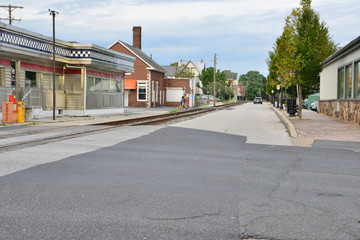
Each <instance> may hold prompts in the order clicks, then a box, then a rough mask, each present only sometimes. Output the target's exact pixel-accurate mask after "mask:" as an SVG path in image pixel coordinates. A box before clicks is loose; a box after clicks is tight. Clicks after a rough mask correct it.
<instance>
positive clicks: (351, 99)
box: [319, 37, 360, 124]
mask: <svg viewBox="0 0 360 240" xmlns="http://www.w3.org/2000/svg"><path fill="white" fill-rule="evenodd" d="M323 66H324V68H323V71H322V72H321V73H320V102H319V111H320V112H321V113H324V114H327V115H330V116H332V117H336V118H339V119H341V120H344V121H346V122H351V123H357V124H360V37H358V38H356V39H355V40H353V41H352V42H350V43H349V44H348V45H346V46H345V47H343V48H341V49H340V50H338V51H337V52H335V53H334V54H333V55H331V56H330V57H328V58H327V59H326V60H325V61H324V63H323Z"/></svg>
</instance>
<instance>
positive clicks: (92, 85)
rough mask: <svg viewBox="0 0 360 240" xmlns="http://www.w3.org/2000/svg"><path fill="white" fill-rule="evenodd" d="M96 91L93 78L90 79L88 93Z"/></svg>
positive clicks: (88, 80) (87, 85)
mask: <svg viewBox="0 0 360 240" xmlns="http://www.w3.org/2000/svg"><path fill="white" fill-rule="evenodd" d="M94 89H95V82H94V78H93V77H88V78H87V82H86V90H87V91H91V92H92V91H94Z"/></svg>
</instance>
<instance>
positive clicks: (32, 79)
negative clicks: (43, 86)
mask: <svg viewBox="0 0 360 240" xmlns="http://www.w3.org/2000/svg"><path fill="white" fill-rule="evenodd" d="M25 87H30V88H36V87H37V84H36V72H30V71H25Z"/></svg>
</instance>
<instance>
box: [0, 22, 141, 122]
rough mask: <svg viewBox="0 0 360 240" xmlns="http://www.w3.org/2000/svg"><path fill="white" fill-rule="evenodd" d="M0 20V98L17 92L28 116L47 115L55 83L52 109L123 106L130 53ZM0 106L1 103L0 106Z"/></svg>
mask: <svg viewBox="0 0 360 240" xmlns="http://www.w3.org/2000/svg"><path fill="white" fill-rule="evenodd" d="M52 41H53V39H52V37H47V36H44V35H41V34H38V33H34V32H31V31H28V30H25V29H21V28H18V27H14V26H11V25H7V24H4V23H0V52H1V55H0V101H1V102H6V101H7V98H8V95H11V94H13V95H16V98H17V100H18V101H24V102H25V106H26V112H27V118H28V119H29V118H40V117H44V116H51V115H52V113H53V110H54V109H53V89H54V87H55V96H56V107H55V108H56V109H55V110H56V115H88V114H96V113H114V112H123V111H124V109H123V100H124V98H123V91H122V89H123V86H124V74H125V72H132V71H134V60H135V58H133V57H131V56H129V55H125V54H122V53H117V52H114V51H111V50H109V49H106V48H103V47H99V46H96V45H93V44H82V43H77V42H65V41H60V40H56V42H55V45H56V52H55V54H56V58H55V64H56V69H55V74H56V76H55V86H54V85H53V60H52V59H53V57H52V49H53V43H52ZM0 107H1V106H0Z"/></svg>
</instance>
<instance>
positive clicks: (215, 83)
mask: <svg viewBox="0 0 360 240" xmlns="http://www.w3.org/2000/svg"><path fill="white" fill-rule="evenodd" d="M215 106H216V53H215V55H214V107H215Z"/></svg>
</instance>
